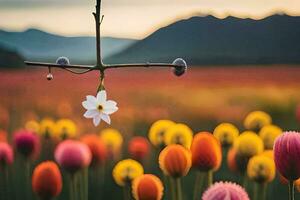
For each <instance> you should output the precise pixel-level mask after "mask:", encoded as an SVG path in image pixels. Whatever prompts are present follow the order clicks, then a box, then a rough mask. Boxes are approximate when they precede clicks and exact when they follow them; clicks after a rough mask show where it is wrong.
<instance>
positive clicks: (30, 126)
mask: <svg viewBox="0 0 300 200" xmlns="http://www.w3.org/2000/svg"><path fill="white" fill-rule="evenodd" d="M25 129H26V130H28V131H32V132H34V133H38V132H39V129H40V125H39V123H38V122H37V121H35V120H30V121H27V122H26V123H25Z"/></svg>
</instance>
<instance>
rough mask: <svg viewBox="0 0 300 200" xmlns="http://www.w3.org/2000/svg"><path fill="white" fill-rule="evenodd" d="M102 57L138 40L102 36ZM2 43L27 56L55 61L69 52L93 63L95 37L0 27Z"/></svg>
mask: <svg viewBox="0 0 300 200" xmlns="http://www.w3.org/2000/svg"><path fill="white" fill-rule="evenodd" d="M101 41H102V44H101V45H102V48H103V52H102V55H103V57H104V58H105V57H107V56H110V55H112V54H114V53H117V52H119V51H122V50H124V49H125V48H127V47H128V46H130V45H131V44H133V43H134V42H135V40H132V39H124V38H112V37H103V38H102V40H101ZM0 45H2V46H4V47H7V48H9V49H14V50H15V51H17V52H18V53H19V54H21V55H22V56H23V57H24V58H25V59H27V60H38V61H52V62H54V61H55V60H56V59H57V58H58V57H59V56H66V57H68V58H69V59H70V61H71V62H81V63H94V61H95V55H96V53H95V49H96V47H95V45H96V44H95V37H87V36H81V37H65V36H60V35H55V34H51V33H47V32H44V31H41V30H38V29H28V30H26V31H24V32H8V31H3V30H2V31H1V30H0Z"/></svg>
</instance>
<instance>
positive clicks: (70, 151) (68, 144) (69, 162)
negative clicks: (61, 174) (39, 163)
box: [54, 140, 92, 173]
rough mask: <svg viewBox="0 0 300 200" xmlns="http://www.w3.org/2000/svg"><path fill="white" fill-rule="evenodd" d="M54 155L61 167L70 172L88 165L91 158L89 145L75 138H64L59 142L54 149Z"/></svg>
mask: <svg viewBox="0 0 300 200" xmlns="http://www.w3.org/2000/svg"><path fill="white" fill-rule="evenodd" d="M54 157H55V161H56V162H57V163H58V164H59V165H60V166H61V167H62V168H64V169H65V170H67V171H69V172H71V173H74V172H76V171H78V170H80V169H82V168H85V167H88V166H89V164H90V163H91V159H92V155H91V151H90V149H89V147H88V146H87V145H86V144H84V143H82V142H79V141H75V140H65V141H63V142H61V143H59V144H58V145H57V147H56V149H55V153H54Z"/></svg>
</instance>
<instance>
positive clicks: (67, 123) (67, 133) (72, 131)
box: [55, 119, 77, 139]
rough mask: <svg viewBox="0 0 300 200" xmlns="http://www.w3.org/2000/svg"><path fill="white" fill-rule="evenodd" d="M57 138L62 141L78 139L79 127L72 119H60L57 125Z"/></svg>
mask: <svg viewBox="0 0 300 200" xmlns="http://www.w3.org/2000/svg"><path fill="white" fill-rule="evenodd" d="M55 136H56V137H58V138H61V139H67V138H75V137H77V127H76V125H75V123H74V122H73V121H72V120H70V119H60V120H58V121H57V122H56V124H55Z"/></svg>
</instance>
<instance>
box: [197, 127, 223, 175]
mask: <svg viewBox="0 0 300 200" xmlns="http://www.w3.org/2000/svg"><path fill="white" fill-rule="evenodd" d="M191 152H192V163H193V167H195V168H197V169H199V170H200V171H209V170H214V171H216V170H218V169H219V167H220V166H221V162H222V150H221V144H220V142H219V141H218V140H217V139H216V138H215V137H214V136H213V135H212V134H211V133H209V132H200V133H198V134H196V135H195V136H194V139H193V142H192V146H191Z"/></svg>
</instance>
